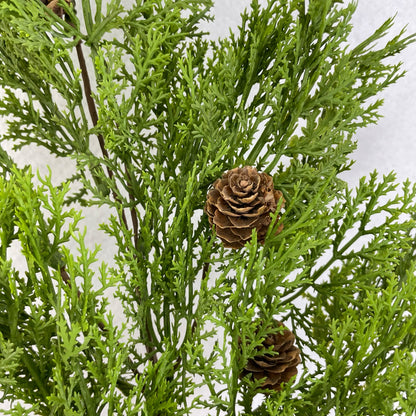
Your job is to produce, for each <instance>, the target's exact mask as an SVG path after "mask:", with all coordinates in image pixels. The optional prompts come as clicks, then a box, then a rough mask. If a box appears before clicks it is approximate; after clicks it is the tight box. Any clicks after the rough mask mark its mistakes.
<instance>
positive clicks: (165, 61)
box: [0, 0, 416, 416]
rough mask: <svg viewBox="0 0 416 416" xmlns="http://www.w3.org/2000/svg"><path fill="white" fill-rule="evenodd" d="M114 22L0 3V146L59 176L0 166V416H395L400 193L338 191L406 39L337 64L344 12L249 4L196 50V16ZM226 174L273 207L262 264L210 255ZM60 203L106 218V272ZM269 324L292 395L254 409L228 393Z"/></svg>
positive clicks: (148, 0) (330, 5)
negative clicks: (278, 205)
mask: <svg viewBox="0 0 416 416" xmlns="http://www.w3.org/2000/svg"><path fill="white" fill-rule="evenodd" d="M78 3H79V4H78ZM122 3H123V2H121V1H119V0H113V1H109V2H106V3H104V2H102V1H101V0H96V1H95V2H91V1H90V0H86V1H82V2H77V3H76V10H75V9H74V7H73V5H68V4H66V2H61V5H62V7H63V9H64V12H65V17H64V18H60V17H58V16H57V15H55V14H54V13H53V11H51V10H49V9H47V8H46V7H45V6H44V5H43V4H42V2H40V1H37V0H30V1H27V0H8V1H1V2H0V34H1V37H0V57H1V59H0V86H1V87H2V88H3V91H4V93H3V95H2V99H1V101H0V114H1V115H7V116H9V115H10V116H12V117H11V118H10V120H9V121H8V130H7V132H5V133H4V134H3V135H2V136H1V138H0V139H1V141H11V142H13V145H14V147H15V148H16V149H24V148H25V146H26V145H28V144H32V143H35V144H37V145H39V146H43V147H45V148H46V149H48V150H49V151H50V152H51V154H53V155H55V156H60V157H65V158H71V159H72V160H74V161H75V162H76V166H77V169H76V172H75V173H74V175H73V177H72V178H68V179H69V180H68V181H65V182H64V183H62V184H60V185H59V186H53V185H52V182H51V175H49V176H48V177H46V178H42V177H37V178H35V177H33V175H32V173H31V171H30V169H29V168H27V167H26V168H23V169H18V168H17V167H16V166H14V164H13V161H12V160H11V158H10V156H9V155H7V153H6V152H4V151H3V150H2V149H0V166H1V168H2V172H3V175H2V177H1V178H0V238H1V248H0V253H1V257H0V290H1V292H0V293H1V296H0V329H1V332H0V385H1V390H2V393H1V396H0V397H1V399H0V400H1V401H3V402H4V401H11V402H12V409H11V410H8V411H6V410H5V411H3V413H4V414H11V415H26V414H27V415H29V414H39V415H52V414H53V415H55V414H56V415H101V414H102V415H104V414H108V415H112V414H117V415H121V414H123V415H124V414H125V415H137V414H143V415H149V416H150V415H154V416H160V415H170V414H175V415H187V414H193V413H194V412H195V411H197V410H198V409H200V410H201V411H202V412H205V414H217V415H224V414H227V415H237V414H241V415H287V416H289V415H316V414H322V415H326V414H331V412H334V413H335V414H336V415H381V414H382V415H408V416H410V415H412V414H413V413H414V411H415V409H416V397H415V391H416V363H415V358H414V355H412V354H414V352H415V351H416V332H415V329H414V328H415V327H416V310H415V308H416V307H415V302H414V297H415V294H416V273H415V267H416V266H415V263H414V256H415V252H416V240H415V234H414V227H415V224H414V223H415V219H416V205H415V204H416V202H415V201H416V198H415V194H416V188H415V186H414V185H412V184H410V183H409V182H406V183H404V184H403V186H402V189H401V191H398V190H397V188H398V184H397V183H396V182H395V177H394V175H393V174H390V175H387V176H385V177H383V178H379V177H378V175H377V173H376V172H374V173H372V174H370V175H369V178H368V179H366V178H363V179H362V180H361V181H360V184H359V185H358V187H357V188H356V189H350V188H349V187H348V186H347V185H346V184H345V183H344V182H343V181H342V180H340V178H339V174H340V173H341V172H343V171H345V170H347V169H349V168H350V166H351V164H352V161H351V159H350V158H349V154H350V153H351V152H352V151H353V149H354V148H355V142H354V134H355V132H356V130H357V129H358V128H359V127H364V126H366V125H368V124H370V123H374V122H376V121H377V119H378V118H379V117H380V115H379V113H378V110H379V108H380V105H381V103H382V102H381V100H377V99H373V97H376V96H377V94H378V93H379V92H380V91H382V90H383V89H384V88H386V87H387V86H389V85H390V84H392V83H394V82H395V81H396V80H397V79H398V78H400V77H401V76H402V75H403V72H402V71H401V67H400V65H392V64H391V63H389V60H388V59H387V58H389V57H391V56H393V55H395V54H397V53H399V52H400V51H401V50H403V49H404V48H405V47H406V46H407V45H408V44H410V43H411V42H413V41H414V40H415V36H413V35H411V36H408V37H405V35H404V31H402V32H400V33H399V35H397V36H395V37H393V38H391V39H389V40H388V41H387V42H386V43H385V44H384V46H383V45H382V38H383V37H384V36H386V35H387V33H388V31H389V29H390V28H391V26H392V24H393V20H392V19H389V20H387V21H386V22H385V23H384V24H383V25H382V26H381V27H380V28H379V29H377V30H376V31H375V32H374V34H373V35H371V36H370V37H369V38H368V39H366V40H364V41H363V42H362V43H361V44H359V45H358V46H356V47H355V48H350V47H348V46H347V42H348V35H349V33H350V31H351V16H352V14H353V12H354V10H355V8H356V5H355V4H354V3H351V4H348V5H344V4H342V2H340V1H336V0H312V1H310V2H309V5H308V7H306V5H305V3H306V2H304V1H303V0H302V1H300V0H280V1H269V3H268V4H267V5H266V6H264V7H261V6H260V4H259V2H258V1H256V0H253V1H252V4H251V8H250V9H249V10H247V11H246V12H244V14H243V15H242V22H241V26H240V28H239V30H238V33H236V34H230V35H229V36H228V37H226V38H224V39H220V40H218V41H208V40H207V37H206V35H205V34H204V33H202V32H201V30H200V27H199V23H200V22H201V21H203V20H207V19H208V20H209V19H210V16H209V10H210V7H211V1H210V0H204V1H195V0H180V1H174V0H137V1H136V3H135V4H133V5H132V6H131V7H130V9H126V7H125V6H123V4H122ZM92 69H93V71H94V74H92V73H91V72H92ZM244 165H252V166H255V167H256V168H258V169H259V170H263V171H265V172H268V173H269V174H271V175H273V177H274V183H275V186H276V188H277V189H280V190H281V191H282V192H283V194H284V198H285V200H286V206H285V209H284V212H283V215H282V216H281V218H279V217H278V216H277V215H275V216H274V218H273V222H272V224H273V225H272V226H271V228H270V230H269V232H268V235H267V237H266V241H265V244H264V245H259V244H257V239H256V234H255V232H253V238H252V241H251V242H250V243H248V244H247V245H246V246H245V247H244V248H243V249H241V250H239V251H230V250H228V249H224V248H223V247H222V245H221V244H220V242H219V240H217V239H216V238H215V233H214V232H213V231H212V230H211V229H210V228H209V224H208V220H207V218H206V216H205V215H204V214H203V205H204V202H205V198H206V193H207V189H208V187H209V186H210V184H211V183H212V182H213V181H214V180H215V179H217V178H218V177H220V176H221V174H222V173H223V172H224V171H226V170H228V169H230V168H233V167H235V166H244ZM74 201H77V202H79V203H81V204H83V205H94V206H95V207H96V209H98V210H99V209H101V207H102V206H103V205H106V206H108V207H110V208H111V213H112V214H111V216H110V217H109V218H108V219H105V220H104V219H103V223H102V224H101V228H102V229H103V230H104V231H105V232H106V233H107V234H108V235H109V236H110V237H111V238H112V241H113V242H114V244H115V245H116V246H117V251H116V255H115V257H114V259H111V267H108V266H106V265H105V264H104V263H103V264H101V265H99V266H97V265H96V262H97V259H98V258H99V248H98V247H95V248H89V247H87V245H86V242H85V241H86V238H85V236H86V232H87V231H82V232H80V231H79V229H80V224H81V220H82V218H81V213H80V212H79V211H77V210H75V209H74V208H71V206H72V203H73V202H74ZM282 223H283V224H284V229H283V231H282V232H280V233H279V234H276V233H275V232H274V230H275V229H276V228H277V227H279V225H280V224H282ZM74 251H77V252H78V254H74ZM16 252H18V253H19V254H20V255H21V256H22V259H24V267H23V269H22V268H21V267H18V264H19V263H18V261H17V260H16V258H15V255H13V253H16ZM114 293H115V294H114ZM113 294H114V296H115V297H116V298H117V299H118V300H119V301H120V302H121V304H122V306H123V316H122V318H123V319H124V323H123V324H116V323H115V320H114V319H113V314H114V313H115V310H113V308H112V302H111V300H112V296H113ZM274 319H278V320H280V321H282V322H284V323H285V324H286V325H287V326H288V327H289V328H290V329H291V330H292V331H293V332H294V333H295V334H296V336H297V340H296V345H297V346H299V348H300V350H301V357H302V363H301V364H300V365H299V368H300V371H299V374H300V375H299V377H298V378H297V379H296V380H293V381H291V382H290V383H288V384H287V385H286V386H285V387H284V389H283V390H282V391H281V392H278V393H277V392H269V393H268V394H267V395H262V398H263V400H262V403H261V404H260V405H259V406H257V407H256V404H255V403H258V402H257V401H256V400H257V398H258V387H259V385H260V382H252V381H250V380H248V379H240V374H241V371H242V369H243V367H244V366H245V365H246V363H247V360H248V359H249V358H252V357H253V356H254V355H255V354H256V353H257V352H258V348H259V347H260V346H261V345H262V341H263V339H264V338H265V337H266V336H267V335H268V334H270V331H271V327H272V322H273V320H274ZM260 320H261V322H262V326H261V328H260V329H259V328H258V322H259V321H260Z"/></svg>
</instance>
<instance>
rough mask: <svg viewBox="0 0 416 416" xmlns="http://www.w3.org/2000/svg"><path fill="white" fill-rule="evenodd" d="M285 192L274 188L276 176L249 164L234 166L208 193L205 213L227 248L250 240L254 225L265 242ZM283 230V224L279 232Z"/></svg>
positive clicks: (260, 238)
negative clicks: (239, 166) (259, 170)
mask: <svg viewBox="0 0 416 416" xmlns="http://www.w3.org/2000/svg"><path fill="white" fill-rule="evenodd" d="M279 201H281V205H280V208H282V207H283V206H284V198H283V194H282V193H281V192H280V191H277V190H275V189H274V186H273V178H272V177H271V176H269V175H268V174H267V173H258V172H257V170H256V169H255V168H252V167H250V166H246V167H244V168H235V169H232V170H230V171H228V172H226V173H224V174H223V175H222V177H221V178H219V179H217V180H216V181H215V182H214V184H213V187H212V189H210V191H209V192H208V195H207V201H206V203H205V212H206V213H207V214H208V220H209V223H210V224H211V226H212V225H213V224H215V231H216V233H217V236H218V237H219V238H220V239H221V240H222V242H223V244H224V247H228V248H233V249H238V248H241V247H243V246H244V244H245V243H246V242H247V241H249V240H250V239H251V232H252V230H253V228H255V229H256V230H257V240H258V241H259V242H260V243H261V244H263V243H264V238H265V236H266V233H267V229H268V228H269V225H270V222H271V217H270V214H271V213H273V212H275V211H276V209H277V206H278V205H279V203H280V202H279ZM282 229H283V224H281V225H280V227H279V228H278V230H277V232H278V233H279V232H280V231H281V230H282Z"/></svg>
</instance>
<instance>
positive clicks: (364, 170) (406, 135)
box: [0, 0, 416, 415]
mask: <svg viewBox="0 0 416 416" xmlns="http://www.w3.org/2000/svg"><path fill="white" fill-rule="evenodd" d="M78 1H80V0H78ZM249 3H250V2H249V1H248V0H217V1H216V4H215V8H214V12H215V21H214V22H212V23H209V24H206V25H204V27H205V28H206V29H208V30H209V31H210V32H211V36H212V37H213V38H216V37H218V36H221V37H223V36H227V34H228V31H229V28H232V29H234V30H235V29H236V28H237V26H238V25H239V21H240V18H239V14H240V12H241V11H242V10H243V9H244V7H247V6H249ZM396 13H397V16H396V20H395V26H394V27H393V29H392V33H397V32H398V31H400V29H401V28H402V27H404V26H405V25H408V29H407V30H408V33H409V34H410V33H414V32H416V0H361V1H360V3H359V6H358V9H357V12H356V14H355V16H354V18H353V24H354V30H353V33H352V36H351V38H350V41H351V43H353V44H357V43H358V42H360V41H361V40H363V39H364V38H365V37H367V36H368V35H369V34H371V33H372V32H373V31H374V30H375V29H376V28H377V27H379V26H380V25H381V24H382V23H383V22H384V21H385V20H386V19H387V18H389V17H390V16H393V15H395V14H396ZM399 60H401V61H403V62H404V66H403V67H404V69H406V70H407V71H408V73H407V75H406V76H405V77H404V78H402V79H400V80H399V81H398V82H397V84H395V85H393V86H392V87H390V88H389V89H388V90H386V91H385V92H384V93H383V95H382V97H383V98H384V100H385V104H384V106H383V107H382V109H381V113H382V114H383V115H384V118H382V119H381V120H380V121H379V123H378V124H377V125H375V126H370V127H367V128H365V129H362V130H360V131H359V132H358V134H357V135H356V139H357V141H358V149H357V151H356V152H355V153H354V155H353V158H354V159H355V160H356V163H355V165H354V166H353V167H352V170H351V171H350V172H347V173H345V174H344V175H343V177H344V179H346V180H347V181H348V182H349V183H350V184H351V185H353V186H354V185H356V184H357V183H358V179H359V178H360V177H362V176H364V175H368V173H370V172H371V171H372V170H374V169H377V170H378V171H379V172H381V173H388V172H390V171H391V170H394V171H396V172H397V176H398V179H399V180H401V181H402V180H404V179H406V178H409V179H410V180H411V181H413V182H415V181H416V164H415V158H416V137H415V136H416V134H415V133H416V117H415V116H416V114H415V107H416V105H415V104H416V45H411V46H410V47H409V48H407V50H405V51H404V52H403V53H402V54H401V55H400V56H399V57H398V58H397V59H393V61H394V62H397V61H399ZM4 129H5V123H4V120H3V121H2V120H0V133H1V132H2V131H4ZM15 160H16V162H17V163H18V164H19V165H23V164H28V163H30V164H32V165H33V167H34V169H40V171H41V172H43V173H46V165H50V166H51V168H52V172H53V175H54V178H55V182H56V183H57V182H58V181H60V180H62V179H63V178H65V177H68V176H69V175H70V173H71V171H72V169H73V165H72V163H70V162H68V161H65V162H63V161H62V160H56V159H55V158H53V157H50V156H49V155H48V154H47V152H46V151H44V150H42V149H38V148H35V147H33V148H31V149H30V150H29V149H26V150H23V151H22V152H20V153H19V154H17V155H16V156H15ZM84 214H85V216H86V219H85V224H86V225H87V226H88V230H89V232H88V235H87V237H88V238H87V243H88V244H89V245H90V246H91V248H92V247H93V245H94V244H96V243H98V244H101V247H102V253H101V255H102V258H103V260H106V261H108V260H109V258H111V253H113V252H114V247H113V242H112V241H111V240H108V239H106V238H105V236H104V234H103V233H101V232H99V231H97V227H98V224H99V223H100V222H102V221H103V211H99V210H97V209H88V210H84ZM198 414H200V415H206V412H200V413H198Z"/></svg>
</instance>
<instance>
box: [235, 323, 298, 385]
mask: <svg viewBox="0 0 416 416" xmlns="http://www.w3.org/2000/svg"><path fill="white" fill-rule="evenodd" d="M275 324H276V327H284V325H283V323H282V322H278V321H275ZM294 342H295V336H294V334H293V333H292V332H291V331H289V330H288V329H285V330H284V331H283V333H281V332H277V333H275V334H272V335H269V336H268V337H267V338H266V339H265V340H264V341H263V346H264V347H265V348H268V349H270V347H271V346H273V351H275V352H277V353H278V354H270V353H265V354H263V355H259V356H255V357H254V358H250V359H249V360H248V362H247V364H246V366H245V367H244V369H243V371H242V373H241V378H243V377H245V376H246V375H248V374H251V377H252V378H253V379H255V380H261V379H264V378H266V379H265V380H264V381H263V383H262V385H261V388H262V389H272V390H275V391H280V390H281V389H282V383H287V382H288V381H289V380H290V379H291V378H292V377H294V376H295V375H296V374H297V373H298V370H297V368H296V366H297V365H298V364H299V363H300V350H299V348H297V347H295V346H294V345H293V344H294ZM259 349H260V348H259Z"/></svg>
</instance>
